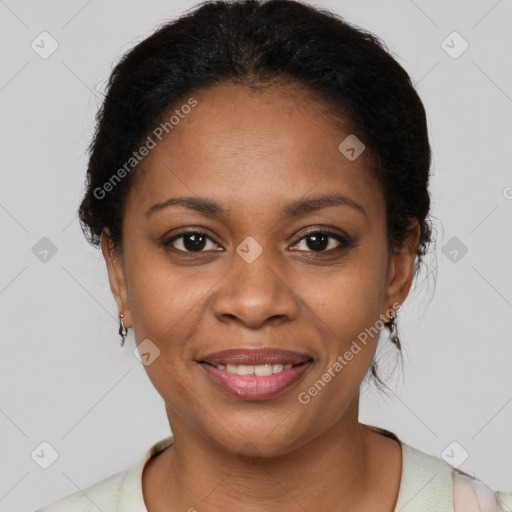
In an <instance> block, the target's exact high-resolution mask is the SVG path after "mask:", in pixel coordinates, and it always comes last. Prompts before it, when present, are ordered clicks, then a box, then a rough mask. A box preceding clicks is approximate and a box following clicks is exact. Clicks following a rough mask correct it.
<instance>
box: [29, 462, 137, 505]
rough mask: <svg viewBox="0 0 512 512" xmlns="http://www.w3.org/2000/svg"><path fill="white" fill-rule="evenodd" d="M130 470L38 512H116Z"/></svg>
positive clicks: (112, 476)
mask: <svg viewBox="0 0 512 512" xmlns="http://www.w3.org/2000/svg"><path fill="white" fill-rule="evenodd" d="M128 471H129V470H128V469H127V470H125V471H122V472H120V473H116V474H115V475H111V476H109V477H108V478H105V479H104V480H101V481H99V482H97V483H95V484H93V485H91V486H89V487H87V488H86V489H84V490H83V491H82V490H81V491H77V492H75V493H73V494H70V495H69V496H66V497H64V498H62V499H60V500H58V501H56V502H54V503H52V504H50V505H48V506H46V507H44V508H42V509H40V510H38V511H37V512H70V511H73V512H93V511H94V512H97V511H98V510H101V511H102V512H116V511H117V504H118V501H119V492H120V489H121V485H122V483H123V481H124V479H125V477H126V475H127V474H128Z"/></svg>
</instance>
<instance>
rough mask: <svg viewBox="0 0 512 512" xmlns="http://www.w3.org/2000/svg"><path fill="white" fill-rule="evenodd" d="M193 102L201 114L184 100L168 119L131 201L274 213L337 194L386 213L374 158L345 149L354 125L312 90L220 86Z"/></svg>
mask: <svg viewBox="0 0 512 512" xmlns="http://www.w3.org/2000/svg"><path fill="white" fill-rule="evenodd" d="M191 97H192V98H193V99H194V100H195V101H196V102H197V104H196V105H195V106H194V107H191V108H190V109H188V108H186V109H183V110H180V106H182V104H183V105H185V104H188V103H190V102H188V103H187V100H188V99H189V98H185V99H184V100H183V102H182V103H178V104H177V105H176V106H174V107H173V110H172V111H171V112H169V113H168V115H166V116H164V120H166V119H167V120H169V119H170V117H171V116H173V115H174V118H173V123H172V125H171V124H170V123H169V124H168V125H167V131H168V133H165V131H164V134H163V136H161V140H159V139H158V138H157V137H155V136H154V135H153V134H150V136H152V138H153V140H154V142H155V145H154V147H153V149H151V150H150V152H149V154H148V155H147V156H146V157H145V159H144V160H143V162H142V163H141V164H140V167H141V169H139V170H138V171H139V172H140V171H142V172H141V174H140V176H139V178H138V179H137V181H136V183H135V185H134V187H133V190H132V193H131V194H130V196H131V198H133V196H136V198H137V201H136V202H137V204H139V205H140V206H141V207H143V206H146V207H147V208H149V207H150V206H151V204H153V203H156V202H162V201H165V200H166V199H168V198H169V197H171V196H183V195H186V196H201V197H210V198H215V200H217V201H218V202H220V203H222V204H225V205H226V206H227V208H228V209H229V210H244V211H249V210H252V209H253V210H254V211H262V210H265V211H267V210H269V209H272V208H274V207H275V206H277V205H278V204H285V203H288V202H290V201H292V200H294V199H297V198H301V197H307V196H315V195H320V194H326V193H331V192H338V193H340V194H343V195H345V196H349V197H351V198H352V199H354V200H355V201H357V202H358V203H360V204H362V205H363V206H364V208H365V210H367V211H368V213H372V211H373V213H374V214H375V215H380V214H381V213H382V211H380V210H381V209H382V208H383V198H382V196H381V193H382V192H381V190H380V186H379V185H378V183H377V182H376V180H375V179H374V177H373V175H372V173H371V171H370V165H371V162H370V158H369V154H368V152H367V151H366V150H365V151H363V153H362V154H361V156H359V157H358V158H357V159H355V160H353V161H351V160H349V159H348V158H347V157H346V156H345V155H344V154H343V153H342V152H341V151H340V150H339V145H340V143H341V142H342V141H343V140H344V139H345V138H346V137H347V136H349V135H350V133H351V132H350V126H349V124H348V123H346V124H345V125H344V126H343V125H342V124H341V123H340V122H339V121H338V120H336V119H335V117H334V116H333V115H332V114H331V113H330V111H329V106H328V105H327V104H325V103H323V102H321V101H319V100H318V99H317V98H316V97H315V96H314V95H313V94H312V93H310V92H309V91H308V90H307V89H305V88H301V87H297V86H271V87H267V88H265V89H263V90H251V89H250V88H249V87H247V86H241V85H217V86H214V87H211V88H208V89H205V90H203V91H200V92H198V93H195V94H192V95H191ZM185 112H187V113H185ZM171 126H172V128H171ZM160 131H162V130H160Z"/></svg>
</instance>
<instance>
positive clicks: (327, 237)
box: [293, 231, 351, 252]
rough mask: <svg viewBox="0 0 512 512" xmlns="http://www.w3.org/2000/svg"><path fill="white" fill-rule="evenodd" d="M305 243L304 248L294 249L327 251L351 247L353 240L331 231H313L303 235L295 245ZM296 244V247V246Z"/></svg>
mask: <svg viewBox="0 0 512 512" xmlns="http://www.w3.org/2000/svg"><path fill="white" fill-rule="evenodd" d="M301 243H302V244H303V245H302V249H293V250H298V251H302V250H305V251H312V252H327V251H330V250H339V249H344V248H346V247H351V242H350V240H348V239H347V238H345V237H344V236H342V235H340V234H338V233H333V232H331V231H312V232H310V233H308V234H307V235H306V236H303V237H302V238H301V239H300V240H299V241H298V242H296V244H295V246H297V245H298V244H299V245H300V244H301ZM295 246H294V247H295Z"/></svg>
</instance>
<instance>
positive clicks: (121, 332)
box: [119, 313, 128, 347]
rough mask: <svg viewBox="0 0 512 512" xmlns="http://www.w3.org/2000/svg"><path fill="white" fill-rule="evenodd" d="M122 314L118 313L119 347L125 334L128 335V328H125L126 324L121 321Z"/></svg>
mask: <svg viewBox="0 0 512 512" xmlns="http://www.w3.org/2000/svg"><path fill="white" fill-rule="evenodd" d="M123 318H124V315H123V314H122V313H120V314H119V336H121V338H122V339H121V347H122V346H123V345H124V340H125V339H126V336H127V335H128V329H127V328H126V325H124V322H123Z"/></svg>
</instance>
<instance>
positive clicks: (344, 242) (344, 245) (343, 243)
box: [161, 228, 354, 254]
mask: <svg viewBox="0 0 512 512" xmlns="http://www.w3.org/2000/svg"><path fill="white" fill-rule="evenodd" d="M189 234H194V235H201V236H204V237H206V238H207V239H208V240H210V241H211V242H213V243H215V244H217V245H220V244H218V243H217V242H216V241H215V240H214V239H213V238H212V237H210V236H209V235H208V234H207V233H205V232H203V231H195V230H189V231H182V232H180V233H178V234H176V235H173V236H172V237H171V238H168V239H166V240H164V241H163V242H162V244H161V245H162V247H164V248H169V246H171V244H172V243H173V242H175V241H176V240H178V239H180V238H183V237H184V236H186V235H189ZM312 235H327V236H328V237H329V238H334V239H335V240H336V241H337V242H339V244H340V245H339V246H338V247H335V248H334V249H327V250H321V251H313V250H308V251H300V250H297V252H307V253H313V254H324V253H330V252H333V251H341V250H343V249H349V248H352V247H354V244H353V242H352V240H351V239H350V238H348V237H345V236H343V235H340V234H339V233H337V232H335V231H331V230H330V229H328V228H323V229H317V230H315V231H310V232H309V233H306V234H305V235H303V236H301V237H300V238H299V239H298V240H297V241H296V242H295V243H294V244H293V246H296V245H297V244H299V243H300V242H301V241H302V240H304V239H306V238H308V237H310V236H312ZM171 249H173V250H174V251H176V252H178V253H184V254H201V253H205V252H207V251H204V250H201V251H184V250H182V249H176V248H173V247H171Z"/></svg>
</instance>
